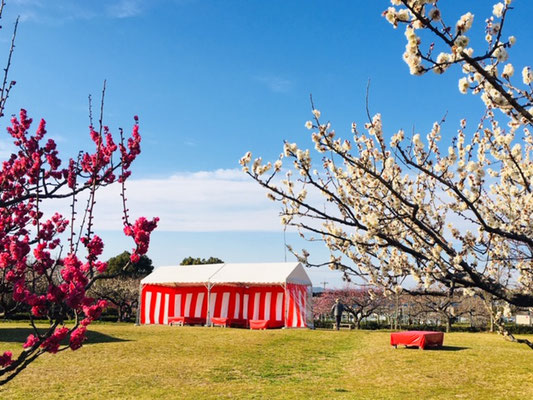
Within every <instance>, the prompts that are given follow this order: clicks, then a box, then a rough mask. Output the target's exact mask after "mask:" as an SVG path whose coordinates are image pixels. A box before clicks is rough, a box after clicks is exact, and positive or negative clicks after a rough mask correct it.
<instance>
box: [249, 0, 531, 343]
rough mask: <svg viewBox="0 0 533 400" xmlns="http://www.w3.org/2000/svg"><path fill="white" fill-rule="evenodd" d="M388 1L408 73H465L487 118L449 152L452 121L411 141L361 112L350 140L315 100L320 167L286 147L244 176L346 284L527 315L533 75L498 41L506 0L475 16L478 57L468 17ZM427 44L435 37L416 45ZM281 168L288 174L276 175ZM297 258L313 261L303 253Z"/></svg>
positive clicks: (464, 88)
mask: <svg viewBox="0 0 533 400" xmlns="http://www.w3.org/2000/svg"><path fill="white" fill-rule="evenodd" d="M391 3H392V5H391V6H390V7H389V8H388V9H387V10H385V11H384V13H383V16H384V17H385V19H386V20H387V21H388V22H390V23H391V24H392V25H393V27H394V28H398V27H404V29H405V37H406V40H407V45H406V50H405V53H404V54H403V59H404V61H405V62H406V63H407V65H408V66H409V71H410V73H411V74H414V75H421V74H424V73H428V72H434V73H436V74H442V73H444V72H445V71H446V70H448V69H449V68H452V67H454V66H456V67H458V68H460V69H461V71H462V73H463V77H462V78H461V79H460V80H459V84H458V85H459V91H460V93H473V94H475V95H479V97H480V98H481V100H482V101H483V104H484V106H485V111H484V113H483V115H482V117H481V118H480V119H478V121H479V122H475V123H473V124H468V123H467V120H466V119H463V120H461V121H460V124H459V128H458V131H457V134H456V135H455V137H454V138H453V140H451V142H450V145H449V147H448V146H446V147H448V148H447V149H445V148H443V147H445V145H443V144H442V143H441V142H442V135H443V133H442V130H443V122H444V120H442V121H437V122H435V123H434V124H433V126H432V128H431V129H430V130H429V132H428V133H427V135H426V136H425V139H424V138H423V136H422V135H421V134H419V133H416V134H414V135H413V136H412V137H406V134H405V132H404V131H403V130H399V131H397V133H395V134H393V135H390V136H386V134H385V133H384V128H383V125H382V120H381V115H380V114H376V115H374V116H373V117H371V116H370V114H369V113H368V110H367V113H368V117H369V118H368V122H366V123H365V124H364V125H363V127H362V129H361V128H360V127H359V126H358V125H357V124H356V123H353V124H352V127H351V130H352V137H351V138H350V139H348V138H341V137H339V136H338V135H337V133H336V132H335V130H334V129H333V128H332V126H331V124H330V123H324V122H322V121H323V120H322V118H321V113H320V111H318V110H317V109H315V107H314V105H313V103H312V104H311V105H312V109H313V118H312V120H310V121H307V122H306V123H305V126H306V127H307V128H308V129H309V130H311V131H312V134H311V138H312V141H313V144H314V147H315V151H316V153H313V154H318V156H319V157H320V158H319V160H320V161H318V162H317V161H316V160H315V161H314V162H313V160H312V157H311V155H312V153H311V152H310V150H306V149H305V148H304V149H302V148H300V147H299V146H298V145H297V144H296V143H285V145H284V150H283V154H282V155H281V156H280V158H279V159H278V160H277V161H275V162H274V163H270V162H269V163H266V164H265V163H263V162H262V160H261V158H256V159H255V160H254V161H252V155H251V153H247V154H246V155H245V156H244V157H243V158H242V159H241V161H240V162H241V165H242V166H243V170H244V171H245V172H246V173H247V174H249V175H250V176H251V177H252V178H253V179H254V180H256V181H257V182H258V183H259V184H260V185H262V186H263V187H265V188H266V189H268V197H269V198H271V199H272V200H274V201H278V202H280V203H281V204H282V207H283V211H282V213H281V221H282V223H283V224H285V225H291V226H294V227H296V228H297V229H298V230H299V231H300V232H301V234H303V235H304V236H306V237H307V238H313V239H314V240H322V241H323V242H324V243H325V245H326V246H327V247H328V248H329V250H330V252H331V257H330V260H329V261H328V263H327V264H329V266H330V268H332V269H335V270H339V271H342V273H343V274H344V275H345V277H346V278H347V279H351V278H353V277H354V276H357V277H359V278H362V279H365V280H366V281H368V282H369V283H370V284H373V285H382V286H384V287H386V288H387V293H391V292H392V291H394V292H396V293H401V292H402V291H405V292H408V293H412V294H416V293H418V294H435V295H437V294H438V293H440V291H437V290H435V288H436V286H437V284H441V285H444V286H445V287H447V288H448V290H449V291H453V290H454V289H455V288H462V289H463V290H462V292H463V293H465V294H467V295H468V294H472V295H473V294H475V293H476V292H480V293H484V294H487V295H490V296H493V297H494V298H495V299H497V300H499V301H501V302H502V304H507V305H514V306H518V307H532V306H533V182H532V178H533V136H532V133H531V128H532V125H533V114H532V106H533V86H532V83H533V71H532V70H531V68H530V67H529V66H521V67H520V68H521V71H522V73H521V74H520V75H521V76H519V77H515V76H514V70H515V67H514V66H513V64H511V63H510V62H509V61H508V57H509V50H510V49H511V48H512V46H513V44H514V43H515V41H516V39H515V38H514V37H513V36H509V37H507V36H505V35H504V34H503V28H504V25H505V21H506V17H507V15H508V13H510V12H511V11H512V7H511V0H505V1H503V2H499V3H497V4H495V5H494V7H493V8H492V10H488V14H491V15H490V17H489V18H487V19H486V20H485V21H484V22H483V21H480V23H484V28H485V37H484V43H485V45H484V47H485V48H484V49H482V50H480V49H477V50H475V51H474V49H473V48H472V47H471V46H470V44H471V40H470V37H469V36H468V34H469V29H470V28H471V27H472V25H473V23H474V15H473V14H472V13H470V12H465V13H464V15H462V16H461V17H460V18H459V19H458V20H457V21H453V22H450V21H448V20H447V19H446V17H445V13H444V10H443V9H441V6H440V2H439V1H438V0H392V1H391ZM449 7H459V5H454V6H451V5H450V6H449ZM491 11H492V13H491ZM476 21H477V20H476ZM427 37H430V38H431V40H432V41H430V42H428V43H426V42H425V41H424V40H422V38H427ZM387 137H388V138H390V139H387ZM449 137H451V134H450V135H448V138H449ZM284 163H285V165H286V164H287V163H290V164H289V165H291V166H292V170H289V171H288V172H287V175H286V177H285V178H278V177H277V175H280V174H281V172H282V169H283V164H284ZM317 164H318V165H317ZM292 171H294V172H295V173H294V174H293V172H292ZM315 193H316V194H317V195H315ZM311 194H312V195H311ZM317 196H322V197H323V199H324V200H325V201H326V206H324V205H323V204H320V202H317V201H316V198H317ZM297 256H298V257H299V259H300V260H301V261H303V262H307V263H308V264H309V265H316V264H311V262H310V261H309V259H308V253H307V252H306V251H305V250H304V251H302V252H301V253H299V254H297ZM413 282H414V283H415V284H413ZM506 309H507V310H508V309H509V307H503V309H502V310H500V312H499V313H498V315H497V318H496V319H497V320H498V319H499V318H500V317H501V315H502V312H504V311H505V310H506ZM500 326H501V327H502V332H503V333H504V334H506V335H507V337H509V338H511V339H512V340H515V338H514V337H513V336H512V335H510V334H507V333H506V332H505V331H504V330H503V325H500ZM516 340H518V339H516ZM519 341H522V342H526V343H528V344H529V345H531V343H529V342H528V341H527V340H523V339H520V340H519Z"/></svg>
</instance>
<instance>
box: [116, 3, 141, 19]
mask: <svg viewBox="0 0 533 400" xmlns="http://www.w3.org/2000/svg"><path fill="white" fill-rule="evenodd" d="M142 4H143V3H142V2H141V1H140V0H119V1H118V2H115V3H114V4H111V5H109V6H108V7H107V12H108V15H109V16H111V17H115V18H129V17H134V16H136V15H139V14H141V12H142V10H143V8H142Z"/></svg>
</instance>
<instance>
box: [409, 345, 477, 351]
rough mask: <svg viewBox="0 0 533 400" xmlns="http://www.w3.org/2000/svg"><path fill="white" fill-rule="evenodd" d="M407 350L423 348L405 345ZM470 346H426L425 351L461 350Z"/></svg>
mask: <svg viewBox="0 0 533 400" xmlns="http://www.w3.org/2000/svg"><path fill="white" fill-rule="evenodd" d="M405 348H406V349H407V350H421V349H419V348H418V346H405ZM469 348H470V347H461V346H437V347H426V348H425V349H424V351H461V350H468V349H469Z"/></svg>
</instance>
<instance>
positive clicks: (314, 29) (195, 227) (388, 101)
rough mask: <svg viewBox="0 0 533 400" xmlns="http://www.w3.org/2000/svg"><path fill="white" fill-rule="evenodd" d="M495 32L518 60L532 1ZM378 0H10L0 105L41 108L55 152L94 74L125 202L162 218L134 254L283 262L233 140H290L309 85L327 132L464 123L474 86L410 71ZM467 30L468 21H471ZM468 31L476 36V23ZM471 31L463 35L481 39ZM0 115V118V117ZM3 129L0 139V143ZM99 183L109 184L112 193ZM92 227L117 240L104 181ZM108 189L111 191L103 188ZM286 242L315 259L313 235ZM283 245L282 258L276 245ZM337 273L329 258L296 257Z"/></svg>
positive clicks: (469, 6)
mask: <svg viewBox="0 0 533 400" xmlns="http://www.w3.org/2000/svg"><path fill="white" fill-rule="evenodd" d="M513 4H515V7H516V10H514V11H513V12H512V14H511V15H510V17H509V21H508V26H507V33H508V34H509V35H511V34H513V35H515V36H516V37H517V39H518V41H517V44H516V46H515V47H514V48H513V49H512V50H511V59H512V60H513V63H514V64H515V69H516V70H517V71H520V70H521V68H522V67H523V66H524V65H527V63H528V62H529V61H530V60H528V59H527V55H528V54H531V50H533V49H532V48H531V43H532V39H533V37H532V36H533V30H532V29H531V25H530V21H529V19H530V18H529V16H530V15H532V14H531V12H532V11H533V4H532V2H530V1H524V0H516V1H515V2H514V3H513ZM388 5H389V2H388V1H363V0H359V1H348V0H346V1H335V2H331V1H289V2H287V1H280V0H272V1H259V0H248V1H244V0H241V1H232V0H225V1H209V0H196V1H195V0H152V1H136V0H107V1H103V0H102V1H96V0H95V1H90V2H88V1H81V0H71V1H66V0H65V1H61V0H47V1H45V0H11V1H8V4H7V6H6V8H5V14H4V18H3V23H2V25H3V31H2V32H1V35H0V51H2V52H0V54H4V55H5V54H6V48H7V46H8V44H9V39H10V30H11V28H12V26H13V22H14V19H15V18H16V15H20V16H21V24H20V26H19V33H18V37H17V48H16V52H15V55H14V60H13V65H12V73H11V78H12V79H15V80H16V81H17V86H16V87H15V89H14V91H13V93H12V96H11V98H10V100H9V103H8V108H7V112H8V113H9V114H11V113H15V112H16V111H17V110H18V109H19V108H20V107H25V108H26V109H27V110H28V111H29V113H30V115H31V116H33V117H34V118H36V119H37V118H41V117H42V118H45V119H46V120H47V122H48V131H49V134H50V136H52V137H54V138H55V139H56V140H57V141H58V144H59V146H60V151H61V152H62V154H64V155H65V156H73V155H75V154H76V153H77V150H79V149H80V148H87V146H88V145H89V142H88V135H87V125H88V116H87V115H88V113H87V95H88V94H90V93H91V94H92V95H93V97H94V99H95V101H96V102H97V100H98V98H99V94H100V91H101V87H102V82H103V80H104V79H107V83H108V90H107V97H106V109H105V121H106V123H107V124H108V125H109V126H110V127H111V128H112V130H113V131H115V132H116V130H117V128H118V127H124V128H125V129H128V128H129V127H131V123H132V120H133V115H139V117H140V122H141V134H142V137H143V150H142V155H141V157H140V159H138V162H136V165H135V167H134V179H133V180H132V181H131V182H130V186H129V187H130V189H129V192H128V193H129V198H130V203H131V207H130V208H132V209H133V210H134V214H136V215H146V216H153V215H159V216H160V217H161V218H162V221H161V228H160V229H159V230H158V232H156V233H155V234H154V236H153V241H152V248H151V251H150V253H149V255H150V257H151V258H152V259H153V260H154V262H155V264H156V265H170V264H175V263H177V262H178V261H179V260H181V259H182V258H184V257H186V256H189V255H192V256H197V257H209V256H217V257H220V258H222V259H224V260H225V261H231V262H246V261H250V262H267V261H283V259H284V256H285V252H284V249H283V232H282V228H281V226H280V225H279V219H278V217H277V214H278V211H279V208H278V207H277V206H276V205H275V204H272V203H270V202H269V201H267V200H266V198H265V193H264V192H263V191H262V190H261V189H260V188H259V187H258V186H257V185H256V184H254V183H253V182H251V180H250V179H247V178H246V176H244V175H243V174H241V173H240V172H239V165H238V160H239V158H240V157H241V156H242V155H243V154H244V153H245V152H246V151H248V150H251V151H252V152H253V154H254V155H261V156H263V159H270V160H272V159H275V158H276V157H277V156H278V154H279V153H280V152H281V150H282V145H283V140H289V141H295V142H298V143H299V144H300V145H302V146H304V145H307V144H308V143H309V139H308V137H309V132H308V131H307V130H306V129H305V128H304V122H305V121H306V120H307V119H309V118H310V103H309V94H311V93H312V95H313V98H314V100H315V103H316V105H317V108H319V109H320V110H321V111H322V114H323V117H324V118H325V119H327V120H330V121H331V122H332V123H333V125H334V127H335V128H336V129H337V132H339V133H340V132H345V134H346V135H348V133H349V127H350V124H351V122H352V121H355V122H357V123H358V124H360V125H361V124H363V123H364V122H366V114H365V108H364V104H365V90H366V85H367V81H368V80H369V79H370V81H371V87H370V109H371V112H372V113H375V112H381V113H382V115H383V120H384V126H385V130H386V131H387V132H388V133H389V134H393V133H395V132H396V131H397V130H398V129H400V128H403V129H405V130H406V131H409V132H410V131H412V130H415V131H417V132H421V133H426V132H427V131H428V130H429V129H430V126H431V124H432V122H433V121H435V120H439V119H440V118H441V117H442V116H443V115H444V113H445V112H448V123H447V125H446V129H447V130H448V132H449V133H444V136H447V137H449V138H450V139H451V137H452V136H453V134H454V133H455V132H456V130H457V126H458V121H459V119H460V118H462V117H467V118H469V117H470V120H472V122H473V123H475V122H477V120H478V119H479V117H480V115H481V114H480V111H481V109H482V107H481V106H482V105H481V101H480V100H479V99H477V98H475V97H474V96H471V95H467V96H464V95H461V94H459V92H458V89H457V80H458V79H459V77H460V72H459V71H458V70H457V69H456V70H451V71H449V72H448V73H446V74H445V75H443V76H436V75H434V74H430V75H427V76H424V77H412V76H410V75H409V72H408V69H407V67H406V66H405V64H404V63H403V61H402V60H401V54H402V53H403V51H404V46H405V39H404V36H403V31H402V30H401V29H398V30H394V29H392V27H391V26H390V25H389V24H388V23H387V22H386V21H385V20H384V19H383V18H382V17H381V12H382V11H383V10H384V9H386V8H387V7H388ZM442 7H443V11H444V17H445V18H446V19H447V20H448V21H455V20H456V19H457V18H458V17H459V16H460V15H461V14H463V13H464V12H466V11H472V12H473V13H474V15H475V16H476V17H475V22H474V29H473V33H476V32H477V33H478V34H479V33H481V34H482V29H483V20H484V19H485V18H486V17H488V16H490V13H491V11H492V2H479V1H474V0H469V1H447V2H442ZM478 36H480V35H478ZM481 38H482V36H481ZM477 43H478V46H476V41H474V49H478V48H479V49H480V51H481V49H482V45H481V44H479V41H478V42H477ZM7 123H8V121H7V119H4V120H3V121H1V124H2V125H3V126H5V125H6V124H7ZM5 148H6V138H5V137H4V138H0V153H2V154H3V151H2V150H3V149H5ZM112 195H113V197H112ZM102 196H103V197H102V200H101V201H100V204H99V206H100V207H101V209H100V213H101V216H102V217H101V221H100V225H99V227H100V229H101V232H102V236H104V238H106V239H107V241H106V246H107V249H106V256H112V255H114V254H116V253H117V252H120V251H122V250H123V249H127V248H129V247H130V243H129V242H128V241H127V240H126V239H123V238H121V236H120V234H119V233H118V232H117V231H118V230H119V227H120V220H118V221H116V218H117V216H118V215H119V209H118V210H116V209H115V208H113V207H114V206H112V205H111V204H112V203H114V202H116V203H117V205H118V200H119V199H118V198H116V197H114V193H112V191H108V193H104V194H103V195H102ZM115 200H116V201H115ZM287 242H288V243H291V244H293V245H294V246H295V247H296V248H298V247H301V246H302V245H303V246H304V247H307V248H309V249H311V250H312V254H313V256H314V257H315V259H316V260H320V259H327V257H328V255H327V252H326V251H325V250H324V249H323V248H322V246H319V245H318V246H317V245H314V246H312V247H310V246H308V245H305V244H302V243H301V242H300V241H299V240H298V239H297V238H296V235H295V234H293V233H290V232H289V233H288V234H287ZM288 258H289V260H290V259H291V257H290V255H289V257H288ZM311 276H312V279H313V280H314V281H315V284H318V283H319V282H321V281H323V280H324V279H325V280H326V281H328V282H330V285H337V286H338V285H340V284H341V282H340V279H339V275H338V274H335V273H329V272H327V271H325V272H317V271H312V273H311Z"/></svg>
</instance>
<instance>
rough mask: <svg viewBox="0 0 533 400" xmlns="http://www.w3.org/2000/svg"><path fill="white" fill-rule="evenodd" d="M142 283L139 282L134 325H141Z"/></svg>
mask: <svg viewBox="0 0 533 400" xmlns="http://www.w3.org/2000/svg"><path fill="white" fill-rule="evenodd" d="M142 291H143V285H142V283H140V282H139V301H138V303H137V315H136V316H135V326H139V325H141V301H142Z"/></svg>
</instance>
